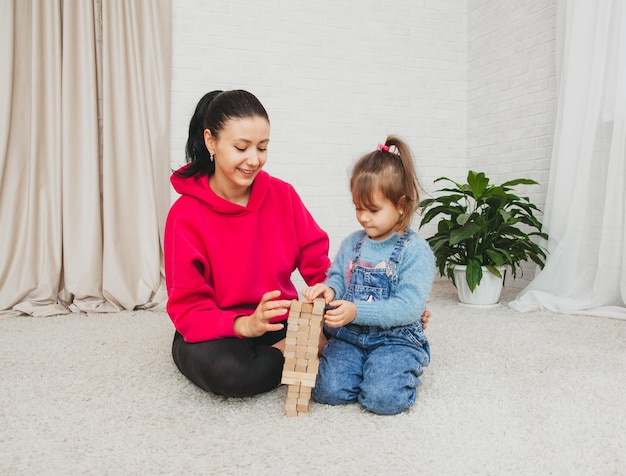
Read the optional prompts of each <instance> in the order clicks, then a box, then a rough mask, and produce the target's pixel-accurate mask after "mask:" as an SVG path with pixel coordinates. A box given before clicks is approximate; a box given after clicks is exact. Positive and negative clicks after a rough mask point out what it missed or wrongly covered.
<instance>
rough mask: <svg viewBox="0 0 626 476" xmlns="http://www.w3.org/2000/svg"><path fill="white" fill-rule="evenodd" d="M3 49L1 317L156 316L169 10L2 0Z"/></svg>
mask: <svg viewBox="0 0 626 476" xmlns="http://www.w3.org/2000/svg"><path fill="white" fill-rule="evenodd" d="M0 44H1V45H2V47H1V48H0V90H1V91H2V94H1V95H0V315H12V314H20V313H24V314H30V315H37V316H46V315H54V314H61V313H67V312H70V311H95V312H109V311H118V310H122V309H137V308H143V309H156V308H162V307H163V305H164V302H165V299H166V293H165V289H164V279H163V264H162V231H163V225H164V220H165V216H166V213H167V209H168V205H169V186H168V176H169V101H170V75H171V8H170V0H104V1H101V0H46V1H40V0H13V1H10V0H2V1H1V2H0Z"/></svg>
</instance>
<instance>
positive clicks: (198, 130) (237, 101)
mask: <svg viewBox="0 0 626 476" xmlns="http://www.w3.org/2000/svg"><path fill="white" fill-rule="evenodd" d="M254 116H258V117H262V118H264V119H266V120H267V122H269V121H270V119H269V116H268V115H267V111H266V110H265V108H264V107H263V105H262V104H261V102H260V101H259V100H258V99H257V98H256V96H255V95H254V94H252V93H249V92H248V91H244V90H241V89H238V90H233V91H211V92H210V93H207V94H205V95H204V96H202V98H201V99H200V101H198V104H197V106H196V110H195V111H194V113H193V116H192V117H191V121H189V137H188V138H187V145H186V146H185V158H186V159H187V163H188V164H189V167H187V168H186V169H184V170H183V171H177V172H176V173H177V174H178V175H181V176H183V177H192V176H194V175H213V173H214V172H215V163H213V162H212V161H211V160H210V157H209V151H208V150H207V148H206V144H205V143H204V131H205V129H208V130H209V131H211V135H212V136H213V137H219V133H220V131H221V130H222V128H223V127H224V124H226V122H227V121H229V120H230V119H235V118H244V117H254Z"/></svg>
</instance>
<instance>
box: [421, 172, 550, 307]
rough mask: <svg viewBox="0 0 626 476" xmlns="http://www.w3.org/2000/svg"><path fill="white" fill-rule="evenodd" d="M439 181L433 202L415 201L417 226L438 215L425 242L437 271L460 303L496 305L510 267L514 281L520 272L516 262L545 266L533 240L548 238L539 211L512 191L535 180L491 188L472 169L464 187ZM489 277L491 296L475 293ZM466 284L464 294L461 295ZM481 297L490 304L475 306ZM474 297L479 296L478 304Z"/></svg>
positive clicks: (481, 173) (478, 173)
mask: <svg viewBox="0 0 626 476" xmlns="http://www.w3.org/2000/svg"><path fill="white" fill-rule="evenodd" d="M438 182H447V183H448V184H450V185H449V186H448V187H444V188H441V189H439V190H437V191H436V192H435V193H436V194H437V196H436V197H435V198H428V199H425V200H423V201H422V202H421V203H420V205H421V207H422V209H423V212H424V215H423V218H422V220H421V223H420V228H422V227H423V226H424V225H426V224H427V223H430V222H431V221H432V220H433V219H434V218H436V217H439V216H441V220H440V221H439V223H438V225H437V233H436V234H435V235H433V236H431V237H430V238H428V239H427V240H428V243H429V244H430V246H431V248H432V250H433V253H434V255H435V260H436V264H437V267H438V269H439V273H440V274H441V276H446V275H447V276H448V277H449V278H450V279H452V282H453V284H454V285H455V287H456V288H457V290H459V300H460V302H462V303H468V304H482V305H494V304H497V303H498V301H499V299H500V291H501V289H502V283H503V279H504V270H505V269H506V268H507V267H509V268H510V269H511V273H512V275H513V278H515V277H517V274H518V270H521V263H522V262H524V261H526V260H528V259H530V260H532V261H534V262H535V263H537V264H538V265H539V266H540V267H541V268H543V267H544V265H545V258H546V253H545V250H544V248H543V247H542V246H540V245H539V244H537V243H536V242H535V241H533V240H534V239H544V240H547V239H548V235H547V234H546V233H544V232H542V231H541V228H542V224H541V222H540V221H539V219H538V218H537V217H536V216H535V212H538V211H539V209H538V208H537V206H535V205H534V204H532V203H531V202H530V200H529V198H528V197H519V196H517V195H516V194H514V193H512V190H513V187H515V186H516V185H520V184H524V185H533V184H534V185H536V184H537V182H535V181H534V180H530V179H524V178H520V179H515V180H510V181H508V182H505V183H503V184H501V185H494V184H490V183H489V178H487V177H486V176H485V174H484V173H483V172H474V171H472V170H470V171H469V173H468V174H467V183H465V184H460V183H457V182H455V181H454V180H451V179H449V178H448V177H440V178H438V179H437V180H435V183H438ZM455 268H456V271H454V270H455ZM460 271H461V273H460V277H462V275H463V274H464V275H465V279H464V280H463V279H459V277H457V276H459V272H460ZM463 271H464V273H463ZM455 273H456V275H457V276H455ZM490 278H493V279H495V281H496V292H495V293H490V292H487V293H485V292H484V291H483V290H482V289H481V290H480V292H479V288H480V287H481V286H482V285H483V281H484V282H486V281H487V280H490ZM465 284H466V285H467V289H468V292H464V293H463V294H462V286H464V285H465ZM485 294H489V297H488V299H487V300H488V301H491V302H480V298H481V297H486V296H485ZM496 294H497V296H496ZM468 295H469V296H470V297H469V298H468ZM494 296H495V297H494ZM473 297H478V300H476V299H473ZM494 299H495V300H494Z"/></svg>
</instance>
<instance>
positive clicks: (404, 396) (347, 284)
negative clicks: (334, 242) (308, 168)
mask: <svg viewBox="0 0 626 476" xmlns="http://www.w3.org/2000/svg"><path fill="white" fill-rule="evenodd" d="M418 187H419V185H418V181H417V177H416V173H415V168H414V165H413V159H412V157H411V153H410V150H409V148H408V146H407V145H406V144H405V143H404V142H403V141H402V140H400V139H399V138H397V137H394V136H390V137H388V138H387V141H386V142H385V144H384V145H383V144H379V146H378V150H376V151H374V152H371V153H369V154H367V155H365V156H363V157H362V158H361V159H360V160H359V161H358V162H357V163H356V165H355V166H354V169H353V171H352V177H351V180H350V190H351V192H352V200H353V202H354V205H355V207H356V218H357V220H358V221H359V223H360V224H361V226H362V227H363V230H362V231H361V230H360V231H357V232H354V233H352V234H351V235H349V236H348V237H347V238H346V239H345V240H344V241H343V242H342V244H341V247H340V249H339V252H338V254H337V257H336V258H335V260H334V261H333V263H332V266H331V268H330V270H329V272H328V277H327V279H326V281H325V282H324V283H323V284H316V285H313V286H311V287H308V288H306V289H305V290H304V291H303V295H304V296H305V297H306V298H307V299H309V300H312V299H314V298H316V297H318V296H322V297H323V298H324V300H325V301H326V303H328V304H329V305H330V306H332V307H335V309H331V310H328V311H327V312H326V318H325V330H326V332H327V333H328V334H330V336H331V338H330V340H329V342H328V344H327V345H326V347H325V348H324V350H323V351H322V354H321V356H320V367H319V373H318V377H317V382H316V385H315V388H314V389H313V398H315V400H317V401H318V402H320V403H326V404H329V405H339V404H342V403H349V402H354V401H358V402H359V403H360V404H361V405H363V407H365V408H366V409H367V410H369V411H371V412H374V413H378V414H381V415H392V414H396V413H400V412H402V411H404V410H406V409H407V408H409V407H410V406H411V405H413V403H415V397H416V392H417V386H418V385H419V377H420V375H422V372H423V370H422V368H423V367H424V366H426V365H428V363H429V361H430V347H429V344H428V340H427V339H426V336H425V335H424V331H423V328H422V323H421V321H420V316H421V315H422V313H423V312H424V310H425V309H426V302H427V300H428V295H429V293H430V290H431V287H432V282H433V278H434V274H435V260H434V256H433V253H432V251H431V249H430V247H429V245H428V243H427V242H426V240H424V239H423V238H421V237H419V236H418V235H417V234H416V233H415V232H414V231H413V230H411V228H410V224H411V219H412V216H413V214H414V212H415V211H416V209H417V207H418V204H419V191H418Z"/></svg>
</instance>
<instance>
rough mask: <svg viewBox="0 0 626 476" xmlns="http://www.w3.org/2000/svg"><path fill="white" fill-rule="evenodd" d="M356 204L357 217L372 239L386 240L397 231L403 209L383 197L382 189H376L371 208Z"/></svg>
mask: <svg viewBox="0 0 626 476" xmlns="http://www.w3.org/2000/svg"><path fill="white" fill-rule="evenodd" d="M354 205H355V207H356V219H357V220H358V221H359V223H360V224H361V226H362V227H363V229H364V230H365V233H366V234H367V236H369V237H370V238H371V239H372V240H375V241H381V240H384V239H386V238H389V237H390V236H391V235H392V233H393V232H394V231H396V225H397V224H398V220H399V219H400V216H401V215H402V209H401V208H400V207H396V206H395V205H394V204H393V203H391V202H390V201H389V200H388V199H386V198H385V197H383V195H382V194H381V193H380V190H378V191H376V193H375V194H374V196H373V197H372V204H371V205H370V206H369V208H365V207H362V206H360V205H358V204H356V203H355V204H354Z"/></svg>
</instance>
